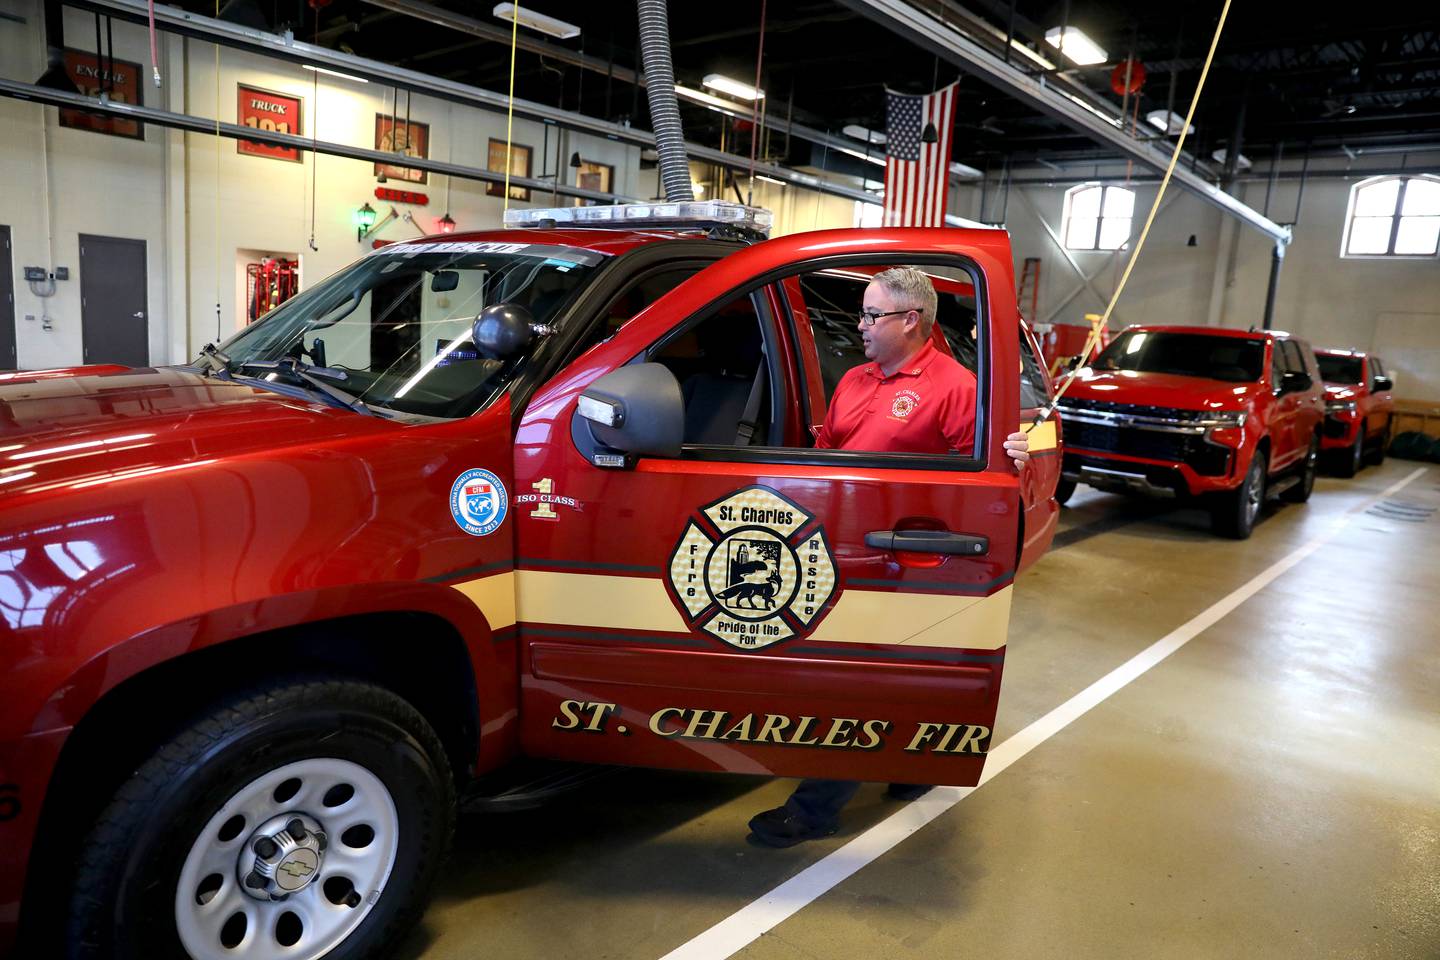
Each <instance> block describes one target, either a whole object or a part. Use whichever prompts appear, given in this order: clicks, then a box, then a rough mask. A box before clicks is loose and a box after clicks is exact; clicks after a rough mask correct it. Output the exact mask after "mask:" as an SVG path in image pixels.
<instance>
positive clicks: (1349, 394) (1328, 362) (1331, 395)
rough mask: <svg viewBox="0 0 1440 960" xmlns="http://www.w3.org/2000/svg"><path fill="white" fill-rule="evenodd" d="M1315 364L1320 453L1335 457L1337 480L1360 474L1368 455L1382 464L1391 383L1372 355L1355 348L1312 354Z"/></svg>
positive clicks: (1391, 404)
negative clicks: (1320, 384) (1321, 400)
mask: <svg viewBox="0 0 1440 960" xmlns="http://www.w3.org/2000/svg"><path fill="white" fill-rule="evenodd" d="M1315 361H1316V362H1317V363H1318V364H1319V365H1320V376H1321V377H1322V378H1324V380H1325V428H1324V430H1323V431H1322V433H1321V440H1320V449H1321V451H1323V452H1325V453H1326V454H1327V455H1328V456H1330V457H1333V458H1334V466H1335V471H1336V472H1337V473H1338V474H1340V476H1342V477H1353V476H1355V474H1357V473H1359V472H1360V468H1361V467H1362V466H1363V465H1364V463H1365V458H1366V457H1367V456H1368V457H1369V458H1370V460H1371V462H1373V463H1383V462H1384V461H1385V444H1386V443H1388V442H1389V440H1390V417H1391V413H1392V411H1393V410H1394V408H1395V398H1394V395H1393V394H1392V393H1391V391H1392V390H1393V389H1394V387H1395V383H1394V381H1393V380H1391V379H1390V377H1389V375H1388V374H1387V373H1386V372H1385V364H1384V363H1383V362H1381V360H1380V358H1379V357H1377V356H1375V355H1374V354H1372V353H1361V352H1359V351H1356V350H1316V351H1315Z"/></svg>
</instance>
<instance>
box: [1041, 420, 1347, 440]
mask: <svg viewBox="0 0 1440 960" xmlns="http://www.w3.org/2000/svg"><path fill="white" fill-rule="evenodd" d="M1067 429H1068V428H1067ZM1349 430H1350V425H1349V424H1348V423H1345V422H1344V421H1343V420H1337V419H1335V418H1334V417H1326V418H1325V436H1327V437H1330V438H1332V439H1339V438H1340V437H1343V436H1345V434H1346V433H1347V432H1348V431H1349Z"/></svg>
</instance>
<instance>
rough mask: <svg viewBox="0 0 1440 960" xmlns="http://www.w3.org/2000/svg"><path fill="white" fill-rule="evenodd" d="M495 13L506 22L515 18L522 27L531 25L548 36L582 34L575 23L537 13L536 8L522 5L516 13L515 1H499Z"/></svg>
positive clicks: (530, 26)
mask: <svg viewBox="0 0 1440 960" xmlns="http://www.w3.org/2000/svg"><path fill="white" fill-rule="evenodd" d="M493 13H494V14H495V16H497V17H499V18H500V19H501V20H504V21H505V22H506V23H509V22H510V21H511V20H514V21H515V22H517V23H519V24H520V26H522V27H529V28H530V29H531V30H535V31H538V32H540V33H543V34H546V35H547V36H551V37H559V38H560V39H561V40H569V39H570V38H571V37H578V36H580V28H579V27H577V26H575V24H573V23H566V22H565V21H564V20H556V19H555V18H554V17H547V16H545V14H543V13H536V12H535V11H534V10H527V9H525V8H524V7H521V8H520V12H519V13H518V14H516V13H515V4H513V3H497V4H495V9H494V11H493Z"/></svg>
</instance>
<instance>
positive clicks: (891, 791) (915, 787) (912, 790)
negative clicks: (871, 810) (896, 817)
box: [885, 783, 933, 800]
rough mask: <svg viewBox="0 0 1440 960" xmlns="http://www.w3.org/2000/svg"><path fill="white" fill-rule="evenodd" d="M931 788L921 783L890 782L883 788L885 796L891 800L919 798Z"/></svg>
mask: <svg viewBox="0 0 1440 960" xmlns="http://www.w3.org/2000/svg"><path fill="white" fill-rule="evenodd" d="M931 789H933V788H932V787H930V786H928V785H926V784H923V783H892V784H890V786H889V787H887V788H886V789H885V796H886V797H887V798H889V799H891V800H919V799H920V798H921V797H923V796H925V794H927V793H929V792H930V791H931Z"/></svg>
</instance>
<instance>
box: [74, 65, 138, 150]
mask: <svg viewBox="0 0 1440 960" xmlns="http://www.w3.org/2000/svg"><path fill="white" fill-rule="evenodd" d="M112 69H113V71H114V74H113V76H112V75H111V71H112ZM65 72H66V73H68V74H69V75H70V79H71V80H73V81H74V82H75V86H77V87H79V88H80V92H81V93H83V94H85V95H86V96H90V97H94V96H97V95H99V93H100V91H101V90H102V89H104V88H106V87H108V88H109V89H108V91H107V92H108V93H109V95H110V99H111V100H113V101H115V102H116V103H135V104H143V103H144V102H145V101H144V98H143V97H142V95H141V92H140V89H141V88H140V64H138V63H131V62H130V61H129V60H111V59H110V58H109V57H104V58H101V57H97V56H96V55H95V54H93V53H87V52H86V51H84V50H68V49H67V50H66V51H65ZM60 126H62V127H73V128H74V129H76V130H89V131H91V132H92V133H104V134H108V135H109V136H112V137H129V138H130V139H131V140H144V139H145V125H144V124H142V123H141V122H140V121H138V120H126V119H125V118H124V117H110V116H105V115H104V114H99V113H86V112H85V111H84V110H61V111H60Z"/></svg>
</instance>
